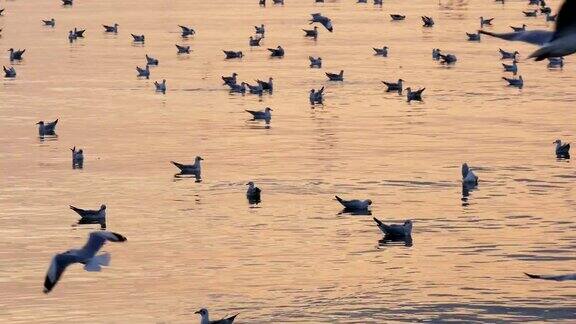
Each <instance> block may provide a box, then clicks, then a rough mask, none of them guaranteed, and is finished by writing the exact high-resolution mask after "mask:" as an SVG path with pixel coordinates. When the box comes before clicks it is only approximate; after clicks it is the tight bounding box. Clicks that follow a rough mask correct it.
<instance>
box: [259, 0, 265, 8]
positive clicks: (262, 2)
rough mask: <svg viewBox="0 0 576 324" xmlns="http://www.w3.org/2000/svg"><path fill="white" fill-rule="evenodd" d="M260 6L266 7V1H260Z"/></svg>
mask: <svg viewBox="0 0 576 324" xmlns="http://www.w3.org/2000/svg"><path fill="white" fill-rule="evenodd" d="M258 4H260V7H266V0H258Z"/></svg>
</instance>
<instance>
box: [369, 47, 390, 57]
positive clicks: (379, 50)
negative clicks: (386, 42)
mask: <svg viewBox="0 0 576 324" xmlns="http://www.w3.org/2000/svg"><path fill="white" fill-rule="evenodd" d="M372 49H373V50H374V52H376V54H375V55H379V56H383V57H388V46H383V47H382V48H376V47H372Z"/></svg>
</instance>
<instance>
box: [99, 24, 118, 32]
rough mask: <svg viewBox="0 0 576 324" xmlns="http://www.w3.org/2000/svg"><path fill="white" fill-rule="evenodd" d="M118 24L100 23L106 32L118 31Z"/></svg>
mask: <svg viewBox="0 0 576 324" xmlns="http://www.w3.org/2000/svg"><path fill="white" fill-rule="evenodd" d="M118 26H119V25H118V24H114V26H108V25H102V27H104V32H106V33H118Z"/></svg>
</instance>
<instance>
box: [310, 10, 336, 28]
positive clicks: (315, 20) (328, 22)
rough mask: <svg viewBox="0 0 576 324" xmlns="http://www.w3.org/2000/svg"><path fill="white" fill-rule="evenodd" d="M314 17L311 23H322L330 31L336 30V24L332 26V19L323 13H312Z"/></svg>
mask: <svg viewBox="0 0 576 324" xmlns="http://www.w3.org/2000/svg"><path fill="white" fill-rule="evenodd" d="M311 16H312V19H310V24H313V23H320V24H322V26H324V27H325V28H326V29H328V31H329V32H333V31H334V26H332V20H331V19H330V18H328V17H326V16H322V14H321V13H313V14H311Z"/></svg>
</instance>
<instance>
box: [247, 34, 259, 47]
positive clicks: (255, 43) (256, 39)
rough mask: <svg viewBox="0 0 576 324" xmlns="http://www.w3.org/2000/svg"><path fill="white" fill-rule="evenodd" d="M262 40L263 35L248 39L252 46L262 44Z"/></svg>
mask: <svg viewBox="0 0 576 324" xmlns="http://www.w3.org/2000/svg"><path fill="white" fill-rule="evenodd" d="M261 40H262V37H252V36H250V39H249V40H248V45H250V46H260V41H261Z"/></svg>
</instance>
